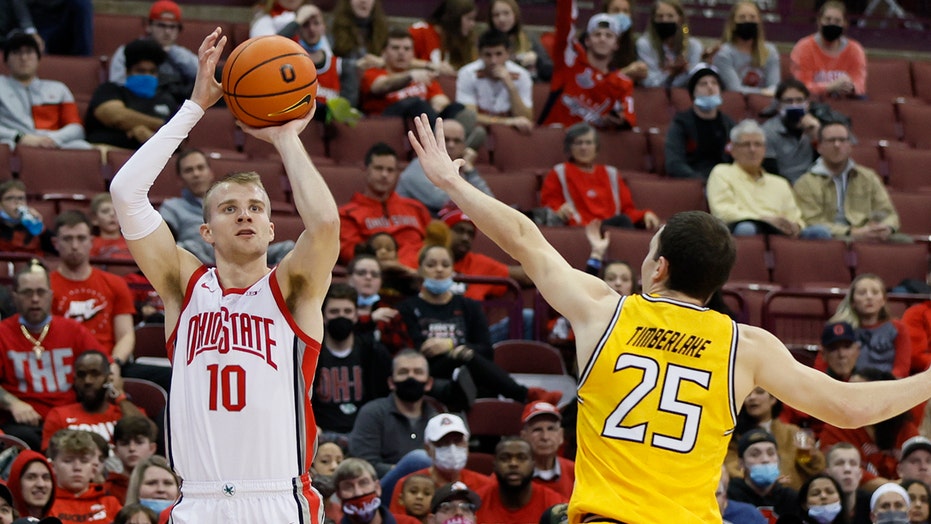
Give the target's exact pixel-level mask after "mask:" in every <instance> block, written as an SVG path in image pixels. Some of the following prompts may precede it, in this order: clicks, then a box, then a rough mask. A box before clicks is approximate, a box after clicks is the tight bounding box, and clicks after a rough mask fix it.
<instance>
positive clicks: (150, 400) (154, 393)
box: [123, 378, 168, 427]
mask: <svg viewBox="0 0 931 524" xmlns="http://www.w3.org/2000/svg"><path fill="white" fill-rule="evenodd" d="M123 391H125V392H126V396H127V397H129V400H131V401H132V403H133V404H135V405H136V406H138V407H140V408H142V409H143V410H145V414H146V416H147V417H149V418H150V419H152V420H154V421H156V422H157V423H158V422H160V421H159V420H158V419H159V418H162V417H164V416H165V406H166V405H167V404H168V393H167V392H165V390H164V389H162V387H161V386H159V385H158V384H156V383H154V382H151V381H148V380H145V379H141V378H124V379H123ZM159 427H162V424H160V423H159Z"/></svg>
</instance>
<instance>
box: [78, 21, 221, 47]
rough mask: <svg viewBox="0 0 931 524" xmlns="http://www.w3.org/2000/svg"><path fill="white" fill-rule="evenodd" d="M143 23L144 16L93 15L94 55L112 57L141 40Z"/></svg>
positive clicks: (198, 44) (143, 33) (143, 30)
mask: <svg viewBox="0 0 931 524" xmlns="http://www.w3.org/2000/svg"><path fill="white" fill-rule="evenodd" d="M144 23H145V17H144V16H133V15H115V14H103V13H95V14H94V55H95V56H112V55H113V52H114V51H116V50H117V48H118V47H120V46H121V45H126V44H128V43H130V42H132V41H133V40H135V39H137V38H141V37H142V36H144V35H145V25H144ZM201 39H203V37H201ZM227 46H229V44H227ZM198 47H200V42H198V43H197V46H195V47H194V49H197V48H198Z"/></svg>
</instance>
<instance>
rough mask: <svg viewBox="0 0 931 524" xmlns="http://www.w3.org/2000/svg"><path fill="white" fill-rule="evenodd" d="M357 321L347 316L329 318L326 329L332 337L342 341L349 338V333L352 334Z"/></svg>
mask: <svg viewBox="0 0 931 524" xmlns="http://www.w3.org/2000/svg"><path fill="white" fill-rule="evenodd" d="M355 325H356V324H355V322H353V321H352V319H349V318H346V317H336V318H331V319H330V320H327V322H326V330H327V333H328V334H329V335H330V338H332V339H333V340H335V341H337V342H342V341H344V340H346V339H347V338H349V335H351V334H352V328H354V327H355Z"/></svg>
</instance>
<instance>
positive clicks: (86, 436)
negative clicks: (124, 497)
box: [48, 429, 123, 524]
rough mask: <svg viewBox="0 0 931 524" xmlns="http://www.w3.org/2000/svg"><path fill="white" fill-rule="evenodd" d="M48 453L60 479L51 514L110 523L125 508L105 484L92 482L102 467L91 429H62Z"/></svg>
mask: <svg viewBox="0 0 931 524" xmlns="http://www.w3.org/2000/svg"><path fill="white" fill-rule="evenodd" d="M48 456H49V460H50V461H51V463H52V469H53V470H54V471H55V478H56V479H57V482H58V483H57V485H56V486H55V503H54V505H52V509H51V511H50V515H51V516H54V517H58V518H60V519H62V522H63V523H65V524H72V523H74V524H77V523H84V522H88V521H91V520H92V519H96V520H101V521H103V522H106V521H107V520H110V519H112V518H113V517H115V516H116V514H117V512H119V511H120V509H121V508H122V507H123V505H122V504H120V502H119V500H117V499H116V498H115V497H113V496H111V495H108V494H107V492H106V490H105V489H104V487H103V486H102V485H100V484H95V483H93V482H92V479H93V477H94V474H95V473H96V468H97V466H98V463H97V445H96V444H95V443H94V439H93V437H91V434H90V433H89V432H87V431H81V430H74V429H63V430H61V431H60V432H58V433H56V434H55V436H54V437H53V438H52V440H51V443H50V444H49V448H48Z"/></svg>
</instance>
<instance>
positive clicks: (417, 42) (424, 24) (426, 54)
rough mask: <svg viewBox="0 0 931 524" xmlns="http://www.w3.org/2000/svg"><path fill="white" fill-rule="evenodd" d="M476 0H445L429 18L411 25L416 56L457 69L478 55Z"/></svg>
mask: <svg viewBox="0 0 931 524" xmlns="http://www.w3.org/2000/svg"><path fill="white" fill-rule="evenodd" d="M477 14H478V9H477V8H476V7H475V1H474V0H442V1H441V2H440V3H439V5H437V6H436V9H434V10H433V13H432V14H431V15H430V16H429V17H428V18H427V19H426V20H422V21H420V22H417V23H415V24H414V25H412V26H411V27H410V33H411V36H412V37H413V38H414V56H415V58H419V59H421V60H426V61H428V62H431V63H433V64H443V63H446V64H449V65H450V66H452V68H453V69H455V70H458V69H459V68H460V67H462V66H464V65H466V64H468V63H469V62H472V61H474V60H475V59H476V58H478V48H477V39H478V36H477V35H476V31H475V17H476V15H477Z"/></svg>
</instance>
